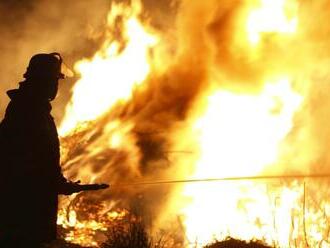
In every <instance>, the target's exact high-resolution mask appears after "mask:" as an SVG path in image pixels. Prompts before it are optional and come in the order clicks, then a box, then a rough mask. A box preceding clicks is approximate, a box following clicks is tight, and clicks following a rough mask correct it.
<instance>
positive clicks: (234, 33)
mask: <svg viewBox="0 0 330 248" xmlns="http://www.w3.org/2000/svg"><path fill="white" fill-rule="evenodd" d="M188 2H189V1H188ZM218 2H219V1H209V2H207V3H205V4H204V5H203V6H201V5H200V4H201V2H200V1H199V0H196V1H191V2H189V3H188V4H187V2H186V1H184V0H183V3H182V6H181V7H180V8H179V10H178V14H177V15H178V17H177V18H178V20H179V21H178V23H176V25H178V27H179V28H178V30H176V31H175V32H173V30H171V31H170V32H169V33H170V34H166V35H167V36H166V35H165V34H161V31H159V33H158V34H157V35H156V33H155V32H154V31H151V30H153V29H151V28H150V25H149V24H147V23H146V21H141V20H140V19H141V18H140V16H139V15H140V14H141V13H142V12H143V8H142V4H141V3H140V2H139V1H132V3H131V5H128V4H113V5H112V8H111V11H110V13H109V15H108V26H109V30H107V32H106V33H107V39H106V41H105V42H104V44H103V45H102V47H101V48H100V50H99V51H97V52H96V54H95V55H94V57H93V58H92V59H85V60H82V61H79V62H77V64H76V66H75V69H76V71H77V72H78V73H79V75H80V76H81V78H80V79H79V80H78V81H77V82H76V84H75V86H74V88H73V95H72V99H71V102H70V103H69V104H68V107H67V109H66V115H65V118H64V121H63V123H62V125H61V128H60V133H61V135H63V136H65V135H68V136H67V137H69V138H71V136H70V135H71V134H72V131H73V130H80V129H79V127H82V128H81V129H82V130H83V134H82V137H83V138H84V141H85V143H83V142H82V143H79V146H81V147H80V148H84V149H85V150H84V149H80V150H83V152H80V153H79V151H80V150H79V149H77V150H78V152H77V153H78V154H79V155H77V156H76V157H73V158H69V157H70V156H69V155H70V152H72V151H70V150H65V151H64V157H65V159H64V160H65V161H66V162H65V164H64V168H65V170H66V172H68V174H69V175H73V177H74V179H82V180H83V181H84V182H99V181H102V182H103V181H104V180H108V181H106V182H105V183H110V184H111V183H112V182H113V181H115V182H117V181H120V180H122V178H125V180H128V181H129V180H140V181H142V180H148V181H150V180H151V181H152V180H159V178H161V179H163V177H165V178H168V177H169V176H168V175H171V177H173V178H169V179H173V180H175V179H201V178H217V177H219V178H224V177H246V176H258V175H263V174H268V175H269V174H272V173H275V174H277V175H278V174H281V173H284V174H285V172H286V171H287V169H288V168H286V164H285V163H289V162H292V161H294V159H291V160H289V159H288V161H286V160H285V158H288V157H297V156H298V157H299V156H300V155H299V154H297V152H296V153H295V151H300V149H299V148H300V146H301V143H302V142H296V143H295V141H296V140H298V141H301V140H304V138H305V137H308V136H307V135H306V130H308V129H303V131H302V132H301V133H299V135H297V133H295V132H294V131H293V130H294V128H295V126H296V125H297V123H295V121H296V119H295V118H296V115H297V113H301V112H303V106H304V105H303V104H304V102H305V101H307V100H306V99H305V98H307V96H308V93H306V91H308V87H307V86H304V85H302V84H303V83H300V81H299V80H300V79H301V78H299V76H297V73H296V72H297V69H296V67H295V66H294V65H293V64H292V63H291V64H290V61H291V60H290V59H289V58H288V56H285V55H287V53H288V52H286V53H283V51H282V50H281V49H282V48H283V47H285V46H286V43H285V42H289V44H291V45H292V44H295V43H294V42H292V41H290V39H291V38H292V39H293V37H296V36H297V32H298V31H299V30H300V28H301V27H300V26H299V25H300V20H299V18H298V17H299V15H298V12H299V4H298V1H296V0H250V1H243V2H244V4H243V2H242V6H243V7H242V8H237V9H239V10H240V11H241V12H239V11H238V12H235V11H229V10H228V9H230V8H228V6H230V4H229V3H228V4H227V5H228V6H225V5H226V4H225V5H224V6H220V7H219V6H218V4H219V3H218ZM228 2H230V1H228ZM233 2H234V1H233ZM213 5H216V6H217V8H220V9H221V7H223V8H224V9H226V8H227V9H226V11H223V12H222V11H219V10H218V9H217V8H213V7H212V6H213ZM234 5H235V4H233V6H234ZM204 6H206V7H205V9H203V8H204ZM210 6H211V7H210ZM194 7H195V9H193V8H194ZM199 7H200V8H199ZM208 7H209V9H208ZM233 8H234V7H233ZM192 9H193V10H192ZM214 9H216V11H214ZM203 11H204V12H203ZM212 11H214V13H213V12H212ZM218 12H219V13H220V17H219V18H218V19H219V20H220V21H219V20H218V19H216V21H214V23H212V25H211V24H210V23H209V22H208V20H209V19H211V17H212V15H213V14H214V15H216V14H217V13H218ZM205 13H208V14H209V15H210V16H208V17H209V18H208V17H207V18H205V17H204V16H203V15H204V14H205ZM233 13H234V14H233ZM189 15H191V16H190V17H191V19H189V18H188V17H189ZM196 15H200V16H201V17H204V18H201V19H200V22H198V23H196ZM118 16H120V17H121V18H120V20H121V22H120V23H121V24H122V25H121V26H120V28H119V29H120V30H119V31H120V32H119V33H120V34H118V30H116V29H118V26H116V24H117V25H118ZM187 16H188V17H187ZM226 18H228V20H229V21H228V20H227V19H226ZM230 18H235V21H233V20H231V19H230ZM205 20H206V21H205ZM241 20H243V21H241ZM204 21H205V23H204ZM219 23H220V25H219ZM192 24H193V25H195V26H194V28H195V27H196V30H195V29H194V28H192V29H189V30H185V27H186V26H188V27H190V28H191V26H189V25H192ZM226 24H228V25H229V27H227V26H225V25H226ZM238 24H239V25H240V26H237V25H238ZM196 25H201V26H202V25H204V27H203V28H204V29H205V30H206V31H205V30H203V31H204V32H199V31H198V30H199V29H198V27H199V26H196ZM222 26H225V27H222ZM215 27H216V28H219V29H221V30H220V31H221V32H220V31H219V30H217V29H216V28H215ZM222 29H224V30H225V31H223V30H222ZM218 31H219V33H217V32H218ZM212 32H213V33H212ZM114 33H116V34H117V36H116V35H114ZM173 33H174V34H173ZM214 33H215V34H214ZM175 35H176V36H177V37H175V38H173V36H175ZM212 35H213V36H212ZM195 36H196V37H197V38H196V37H195ZM218 36H219V37H221V40H219V39H217V38H218ZM165 37H166V39H165ZM169 37H170V38H169ZM190 37H193V38H191V39H190ZM210 37H211V38H210ZM214 37H215V38H214ZM233 37H234V39H233ZM194 38H195V39H196V40H198V41H197V42H196V44H197V45H196V44H190V43H194V41H195V39H194ZM212 38H214V39H215V42H214V41H213V42H210V39H212ZM235 38H236V39H239V42H237V40H235ZM203 39H205V40H206V41H204V40H203ZM208 39H209V40H208ZM202 40H203V41H204V42H202ZM169 41H171V42H173V43H174V44H170V45H168V44H164V43H166V42H169ZM226 42H229V43H230V42H233V44H232V43H230V44H227V43H226ZM290 42H291V43H290ZM176 43H178V44H176ZM181 43H184V44H181ZM210 44H212V45H214V47H216V48H217V49H219V50H216V49H215V48H214V47H212V45H210ZM237 44H239V46H236V45H237ZM180 45H181V46H182V47H183V48H187V47H188V48H190V46H191V49H183V48H182V47H180ZM176 46H178V47H176ZM217 46H219V47H217ZM168 48H170V49H169V51H168V52H167V53H166V56H164V57H163V56H161V55H164V54H165V53H164V50H166V49H168ZM235 49H236V50H238V51H236V50H235ZM239 49H241V50H239ZM256 49H257V50H258V53H255V51H256ZM151 50H152V52H150V51H151ZM201 51H202V52H201ZM215 51H216V52H215ZM233 51H234V52H233ZM185 52H186V53H188V54H185ZM203 52H205V54H204V53H203ZM277 53H280V55H278V54H277ZM301 54H303V52H302V51H299V55H301ZM152 56H154V57H152ZM171 56H172V57H171ZM281 56H282V57H283V60H282V57H281ZM301 56H303V55H301ZM279 57H280V59H281V60H280V61H279ZM168 58H172V61H171V59H170V60H169V59H168ZM284 58H285V59H286V60H285V59H284ZM226 59H228V60H229V62H228V64H229V65H227V64H226ZM165 60H166V62H165ZM196 61H197V62H196ZM219 61H220V63H219V64H221V65H225V66H223V67H221V68H219V67H217V66H218V62H219ZM233 61H234V62H235V63H236V65H235V66H231V65H232V64H233ZM162 62H163V63H162ZM186 63H187V64H186ZM189 63H190V64H189ZM198 63H201V64H198ZM254 63H255V64H254ZM196 64H197V66H196ZM205 64H206V66H205ZM282 64H283V65H282ZM288 65H289V66H288ZM226 66H227V67H226ZM155 67H163V68H160V69H161V70H158V71H157V72H156V71H155ZM204 67H207V69H205V70H203V69H201V68H204ZM228 68H229V69H228ZM237 68H243V70H241V71H242V72H243V71H244V68H246V71H248V73H246V75H247V76H246V75H245V73H242V74H244V75H242V76H241V75H239V76H241V77H236V76H237V75H233V77H232V78H231V77H230V76H228V75H230V74H231V73H233V74H235V73H239V72H240V70H237ZM199 69H200V70H201V71H202V73H201V74H202V75H200V77H199V78H198V79H200V81H201V82H197V81H194V79H195V78H196V77H195V74H194V73H196V71H198V70H199ZM305 69H306V68H305ZM222 70H224V71H225V70H232V71H230V72H228V71H225V73H223V74H224V75H221V73H222ZM237 71H238V72H237ZM298 71H299V70H298ZM299 73H300V71H299ZM159 74H161V75H159ZM172 74H173V75H172ZM196 74H197V73H196ZM219 75H220V76H219ZM251 75H252V76H251ZM244 76H246V85H248V86H249V85H250V87H248V86H246V85H244V84H243V83H242V82H237V81H239V80H241V81H244V80H243V79H242V78H243V77H244ZM173 78H174V79H173ZM237 78H239V79H237ZM251 78H252V79H251ZM251 81H253V82H251ZM306 81H309V79H306ZM303 82H305V81H304V80H303ZM195 84H196V85H195ZM240 84H241V87H240ZM228 85H230V86H231V85H233V86H234V87H228ZM194 87H196V89H198V90H196V89H195V88H194ZM141 89H143V90H141ZM237 89H238V90H237ZM141 92H143V93H141ZM146 92H147V93H146ZM196 92H197V93H196ZM173 99H174V100H173ZM171 101H175V102H174V103H173V102H171ZM122 106H125V111H123V113H124V114H121V112H120V111H119V110H122V109H120V107H122ZM116 111H117V112H118V113H117V112H116ZM304 117H305V116H304ZM102 118H103V119H102ZM85 122H87V124H86V125H85V126H84V125H83V124H84V123H85ZM141 123H142V124H141ZM182 123H184V124H186V126H184V125H183V124H182ZM143 125H144V126H143ZM141 126H143V127H142V130H143V131H144V132H142V134H140V133H139V132H138V131H140V130H139V128H141ZM178 126H179V127H180V128H175V127H178ZM183 126H184V127H183ZM137 127H139V128H137ZM162 128H163V129H162ZM159 129H160V130H159ZM154 133H156V134H154ZM78 134H79V132H78ZM153 135H155V136H156V137H157V138H159V137H161V138H159V139H157V138H154V139H152V138H153ZM157 135H158V136H157ZM294 135H297V137H298V138H297V137H295V136H294ZM292 136H294V138H296V139H294V138H292ZM72 137H75V136H74V135H73V136H72ZM141 137H142V138H141ZM72 139H73V138H72ZM148 139H150V142H149V143H148V142H146V143H143V142H145V140H148ZM159 140H160V141H159ZM163 140H166V141H168V140H170V141H169V142H163ZM148 141H149V140H148ZM151 141H152V142H151ZM78 142H80V141H78ZM157 142H159V143H157ZM162 142H163V143H162ZM290 142H291V143H290ZM304 142H305V141H304ZM306 142H307V141H306ZM141 144H142V145H141ZM146 144H147V145H146ZM150 144H151V145H150ZM159 144H160V145H159ZM168 144H170V145H168ZM303 144H304V143H303ZM157 145H158V146H157ZM167 145H168V146H170V147H167ZM159 147H161V148H162V149H163V150H165V151H163V150H162V151H163V152H164V153H166V156H165V155H164V156H159V157H161V158H158V160H157V161H156V162H155V161H154V160H156V159H155V158H154V157H157V156H156V155H157V154H156V153H157V152H158V150H157V149H159V150H161V149H160V148H159ZM164 147H165V148H164ZM166 149H168V150H169V151H171V150H174V151H186V150H188V151H189V150H192V152H191V153H192V154H193V155H191V156H190V157H189V156H186V157H184V156H182V157H180V158H177V157H176V158H175V159H173V160H171V159H168V158H167V154H169V153H170V152H168V151H167V150H166ZM154 150H157V152H155V151H154ZM302 150H304V149H302ZM155 154H156V155H155ZM153 156H154V157H153ZM169 156H170V155H169ZM304 156H305V155H304ZM150 157H152V158H151V159H150ZM164 157H165V158H166V159H164ZM148 159H149V160H148ZM152 159H154V160H152ZM160 160H166V161H167V162H168V164H169V163H170V162H173V164H171V168H170V169H168V167H169V166H168V164H166V166H163V162H162V161H160ZM306 160H307V159H306ZM100 161H101V162H100ZM169 161H170V162H169ZM308 162H309V161H308ZM76 164H82V166H81V167H79V166H76ZM94 164H96V165H97V166H95V167H97V169H95V167H94ZM100 164H101V165H102V166H99V165H100ZM150 164H151V165H150ZM148 166H150V167H151V169H150V170H148ZM288 166H289V165H288ZM100 167H101V169H100ZM159 168H162V169H163V171H162V170H161V169H159ZM164 168H165V169H164ZM295 169H296V168H295ZM96 171H97V172H96ZM118 171H120V172H118ZM146 171H147V172H146ZM150 171H152V172H150ZM173 171H174V173H173ZM288 171H289V170H288ZM298 171H299V172H301V171H308V170H307V169H306V170H303V169H301V170H298ZM116 173H117V174H116ZM152 173H154V174H152ZM310 182H311V181H308V180H305V181H304V182H302V181H299V180H289V181H287V180H280V179H279V180H272V181H266V180H258V181H253V180H237V181H222V182H212V183H211V182H203V183H195V184H186V185H185V186H183V187H182V188H179V186H178V187H173V189H172V188H171V190H173V192H172V193H173V194H172V198H171V199H170V200H168V199H166V201H165V200H164V199H163V198H161V197H162V196H161V195H157V196H155V194H154V197H159V199H160V201H159V202H166V204H165V203H164V204H165V205H166V206H164V208H163V209H164V212H162V213H158V215H159V216H156V217H155V219H156V220H157V222H160V223H157V224H156V227H163V223H162V221H163V222H166V221H164V220H166V218H169V219H170V218H173V217H172V216H173V215H174V216H180V219H181V220H182V223H180V224H183V226H184V232H185V233H184V234H183V236H184V237H186V239H187V242H186V244H187V246H189V244H191V243H192V246H193V247H195V246H196V244H198V246H202V245H204V244H206V243H208V242H210V241H212V239H214V238H218V239H223V238H226V237H227V236H232V237H235V238H239V239H244V240H250V239H261V240H263V241H265V242H266V243H268V244H270V245H274V246H279V247H289V246H295V247H304V246H306V245H307V246H308V245H311V246H312V247H313V246H315V245H316V244H318V245H320V247H329V246H326V244H325V243H326V242H323V240H328V236H327V230H328V229H329V226H330V225H329V224H328V221H327V218H326V217H324V216H328V213H330V207H329V206H330V204H329V203H327V202H326V201H325V200H324V199H323V197H322V195H321V194H314V195H313V194H307V193H310V192H312V191H313V190H314V189H315V188H317V187H316V186H315V185H316V184H312V185H314V186H312V187H311V189H310V191H309V192H307V191H308V190H307V189H306V187H305V186H306V184H307V183H310ZM320 185H322V184H320ZM320 187H321V186H320ZM324 188H326V186H324V187H323V186H322V189H324ZM113 190H114V191H116V189H115V188H114V189H113ZM134 190H136V191H137V192H139V191H138V189H137V187H136V188H134V189H133V188H131V189H130V190H128V191H120V195H121V197H122V198H125V200H126V202H129V199H127V198H129V197H130V196H131V195H132V192H131V191H134ZM144 190H145V189H144ZM127 192H129V193H127ZM125 193H127V195H125ZM143 193H144V194H148V193H150V192H149V191H148V190H145V191H143ZM153 193H154V192H153ZM311 195H313V196H315V197H317V199H318V201H314V198H313V199H312V198H311ZM75 197H76V196H72V197H71V198H68V200H67V201H64V202H65V204H63V206H66V208H63V209H62V210H61V211H60V213H59V223H58V224H60V225H61V226H62V227H64V228H65V229H68V230H69V231H68V234H67V236H66V239H67V240H69V241H72V242H75V243H79V244H83V245H92V246H98V245H99V244H100V242H99V241H96V240H95V239H94V238H93V237H94V236H93V235H95V233H96V232H97V231H100V232H106V230H107V228H108V226H107V225H111V223H112V220H113V216H117V217H118V216H119V217H120V216H121V217H123V216H125V214H126V212H125V211H126V210H125V211H124V210H123V211H116V206H117V203H118V202H120V201H119V200H118V199H117V200H118V201H116V200H109V198H106V197H104V198H102V195H101V193H100V196H99V197H100V199H102V200H105V201H108V203H107V204H105V205H106V206H103V208H102V211H101V212H102V216H103V217H102V218H101V219H98V220H95V216H91V219H90V220H88V219H87V220H86V219H84V220H80V219H79V217H78V212H77V211H78V210H77V211H76V210H74V209H70V208H68V206H70V202H71V201H74V200H75ZM86 198H88V196H86ZM139 199H140V198H139ZM141 199H142V200H141V201H142V202H143V198H142V197H141ZM157 199H158V198H157ZM146 202H148V201H146ZM156 202H157V201H156ZM149 203H150V202H148V204H149ZM157 203H158V202H157ZM118 205H119V204H118ZM142 205H143V204H142ZM127 207H128V206H127ZM165 209H166V210H167V211H165ZM82 212H83V211H82ZM105 213H106V214H105ZM97 217H100V216H99V215H97ZM93 218H94V219H93ZM159 220H162V221H159ZM164 226H165V224H164ZM321 244H322V245H323V246H321ZM327 244H328V243H327Z"/></svg>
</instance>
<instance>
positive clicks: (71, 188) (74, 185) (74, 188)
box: [59, 180, 109, 195]
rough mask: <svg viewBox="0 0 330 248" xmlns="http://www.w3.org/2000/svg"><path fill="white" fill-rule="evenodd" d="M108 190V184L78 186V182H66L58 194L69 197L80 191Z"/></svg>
mask: <svg viewBox="0 0 330 248" xmlns="http://www.w3.org/2000/svg"><path fill="white" fill-rule="evenodd" d="M106 188H109V185H108V184H97V183H93V184H80V180H79V181H77V182H71V181H69V182H66V183H64V184H63V185H62V186H61V187H60V189H59V194H63V195H71V194H73V193H78V192H80V191H90V190H100V189H106Z"/></svg>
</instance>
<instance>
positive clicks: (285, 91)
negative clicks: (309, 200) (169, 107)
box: [183, 79, 302, 246]
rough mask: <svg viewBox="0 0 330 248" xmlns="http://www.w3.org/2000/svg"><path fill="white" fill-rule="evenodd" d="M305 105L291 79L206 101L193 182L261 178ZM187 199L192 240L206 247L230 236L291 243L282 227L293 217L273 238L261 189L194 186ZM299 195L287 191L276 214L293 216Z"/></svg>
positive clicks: (236, 184) (185, 212) (243, 183)
mask: <svg viewBox="0 0 330 248" xmlns="http://www.w3.org/2000/svg"><path fill="white" fill-rule="evenodd" d="M301 100H302V98H301V97H300V96H299V95H298V94H296V93H294V92H293V91H292V89H291V87H290V81H289V80H287V79H283V80H279V81H278V82H276V83H267V84H265V87H264V89H263V91H262V92H261V93H260V94H258V95H237V94H234V93H231V92H227V91H222V90H219V91H216V92H214V93H213V94H212V95H210V96H208V106H207V110H206V113H205V114H204V116H203V117H201V118H199V119H198V120H197V121H196V124H195V127H194V129H195V130H196V133H198V134H199V146H200V158H199V160H198V161H196V168H195V172H194V174H193V178H223V177H247V176H254V175H260V174H261V173H262V172H263V170H264V169H265V167H266V166H267V165H271V164H273V163H275V162H276V161H277V157H278V153H279V151H278V150H279V146H280V144H281V141H282V140H283V139H284V138H285V137H286V135H287V134H288V132H289V131H290V130H291V128H292V121H293V120H292V118H293V114H294V113H295V111H296V110H297V108H298V107H299V106H300V103H301ZM184 194H185V195H186V196H187V197H188V198H189V199H190V200H191V204H189V205H188V206H187V207H186V208H185V209H184V210H183V216H184V218H185V220H186V221H185V226H186V230H187V233H186V234H187V237H188V239H189V240H190V241H195V240H196V241H197V242H198V243H201V244H206V243H207V242H208V241H210V240H212V239H213V238H214V237H218V238H226V237H227V236H229V235H230V236H232V237H235V238H241V239H245V240H251V239H253V238H258V239H266V240H267V241H268V243H271V241H272V240H275V239H276V240H284V242H287V241H288V240H289V239H288V238H289V237H288V235H289V234H290V233H288V232H285V230H283V227H284V228H287V227H289V226H290V218H282V221H284V222H286V223H284V224H283V223H281V224H280V225H281V229H282V233H281V234H280V235H279V237H275V236H274V235H275V233H274V230H272V227H273V216H272V214H273V210H272V209H271V206H270V205H269V202H268V200H269V199H268V196H267V194H266V189H265V188H264V185H262V184H256V183H254V182H249V181H238V182H237V181H234V182H215V183H214V182H213V183H202V184H200V183H198V184H190V185H187V186H186V187H185V189H184ZM298 196H299V194H298V195H297V194H296V193H295V192H294V191H290V190H288V189H286V190H283V197H286V198H288V199H287V200H286V201H284V202H283V203H281V205H279V206H278V207H277V209H276V211H279V212H280V211H283V212H284V213H288V211H289V212H290V211H291V208H292V207H293V206H294V205H293V204H294V203H296V198H298ZM281 197H282V196H281ZM282 204H283V205H282ZM201 210H202V211H203V213H202V214H201V212H200V211H201ZM258 222H259V223H258ZM206 227H207V228H206ZM285 244H286V243H281V244H280V245H281V246H282V245H285Z"/></svg>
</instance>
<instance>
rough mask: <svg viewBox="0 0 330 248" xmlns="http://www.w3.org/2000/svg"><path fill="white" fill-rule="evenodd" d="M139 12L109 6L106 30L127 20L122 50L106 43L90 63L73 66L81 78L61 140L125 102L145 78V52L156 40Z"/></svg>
mask: <svg viewBox="0 0 330 248" xmlns="http://www.w3.org/2000/svg"><path fill="white" fill-rule="evenodd" d="M139 11H141V6H140V3H139V2H137V1H134V4H133V5H132V7H127V6H125V5H123V4H122V5H113V11H112V12H110V14H109V18H108V20H109V25H110V26H113V25H114V21H115V17H116V16H117V15H122V16H124V17H125V18H127V19H126V20H125V22H124V27H123V30H122V31H123V35H124V37H125V39H127V40H126V45H125V47H124V50H123V51H121V48H122V45H123V44H122V43H121V42H119V41H117V40H114V41H113V42H108V41H107V42H105V44H104V47H103V48H102V49H101V50H100V51H98V52H97V53H96V54H95V55H94V57H93V58H92V59H84V60H82V61H79V62H78V63H76V65H75V70H76V71H77V72H78V73H79V74H80V75H81V78H80V80H79V81H78V82H77V83H76V84H75V85H74V87H73V95H72V98H71V103H70V104H69V105H68V106H67V109H66V115H65V118H64V120H63V122H62V124H61V127H60V129H59V133H60V134H61V135H62V136H64V135H65V134H67V133H68V132H70V131H71V130H72V129H74V128H75V127H76V126H77V125H78V124H79V123H82V122H86V121H90V120H94V119H96V118H97V117H98V116H100V115H102V114H103V113H104V112H106V111H108V110H109V109H110V108H111V106H113V105H114V104H115V103H116V102H118V101H119V100H128V99H129V98H130V97H131V93H132V89H134V87H136V86H137V85H139V84H141V83H142V82H143V80H144V79H145V78H146V76H147V75H148V73H149V71H150V66H149V63H148V56H149V49H150V48H151V47H152V46H154V45H155V44H156V42H157V38H156V36H155V35H153V34H151V33H150V31H147V30H146V28H145V27H144V26H143V25H142V24H141V22H140V21H139V20H138V19H137V15H138V14H139Z"/></svg>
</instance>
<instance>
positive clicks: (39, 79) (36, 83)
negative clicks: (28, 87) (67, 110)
mask: <svg viewBox="0 0 330 248" xmlns="http://www.w3.org/2000/svg"><path fill="white" fill-rule="evenodd" d="M61 68H62V57H61V55H60V54H59V53H40V54H36V55H34V56H33V57H32V58H31V60H30V62H29V66H28V68H27V70H26V72H25V73H24V78H26V79H27V81H28V82H29V83H30V84H33V87H34V88H35V89H36V90H37V92H38V93H39V94H40V96H41V97H44V98H46V99H48V100H54V99H55V97H56V95H57V91H58V80H59V79H63V78H64V74H63V73H62V72H61Z"/></svg>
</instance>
